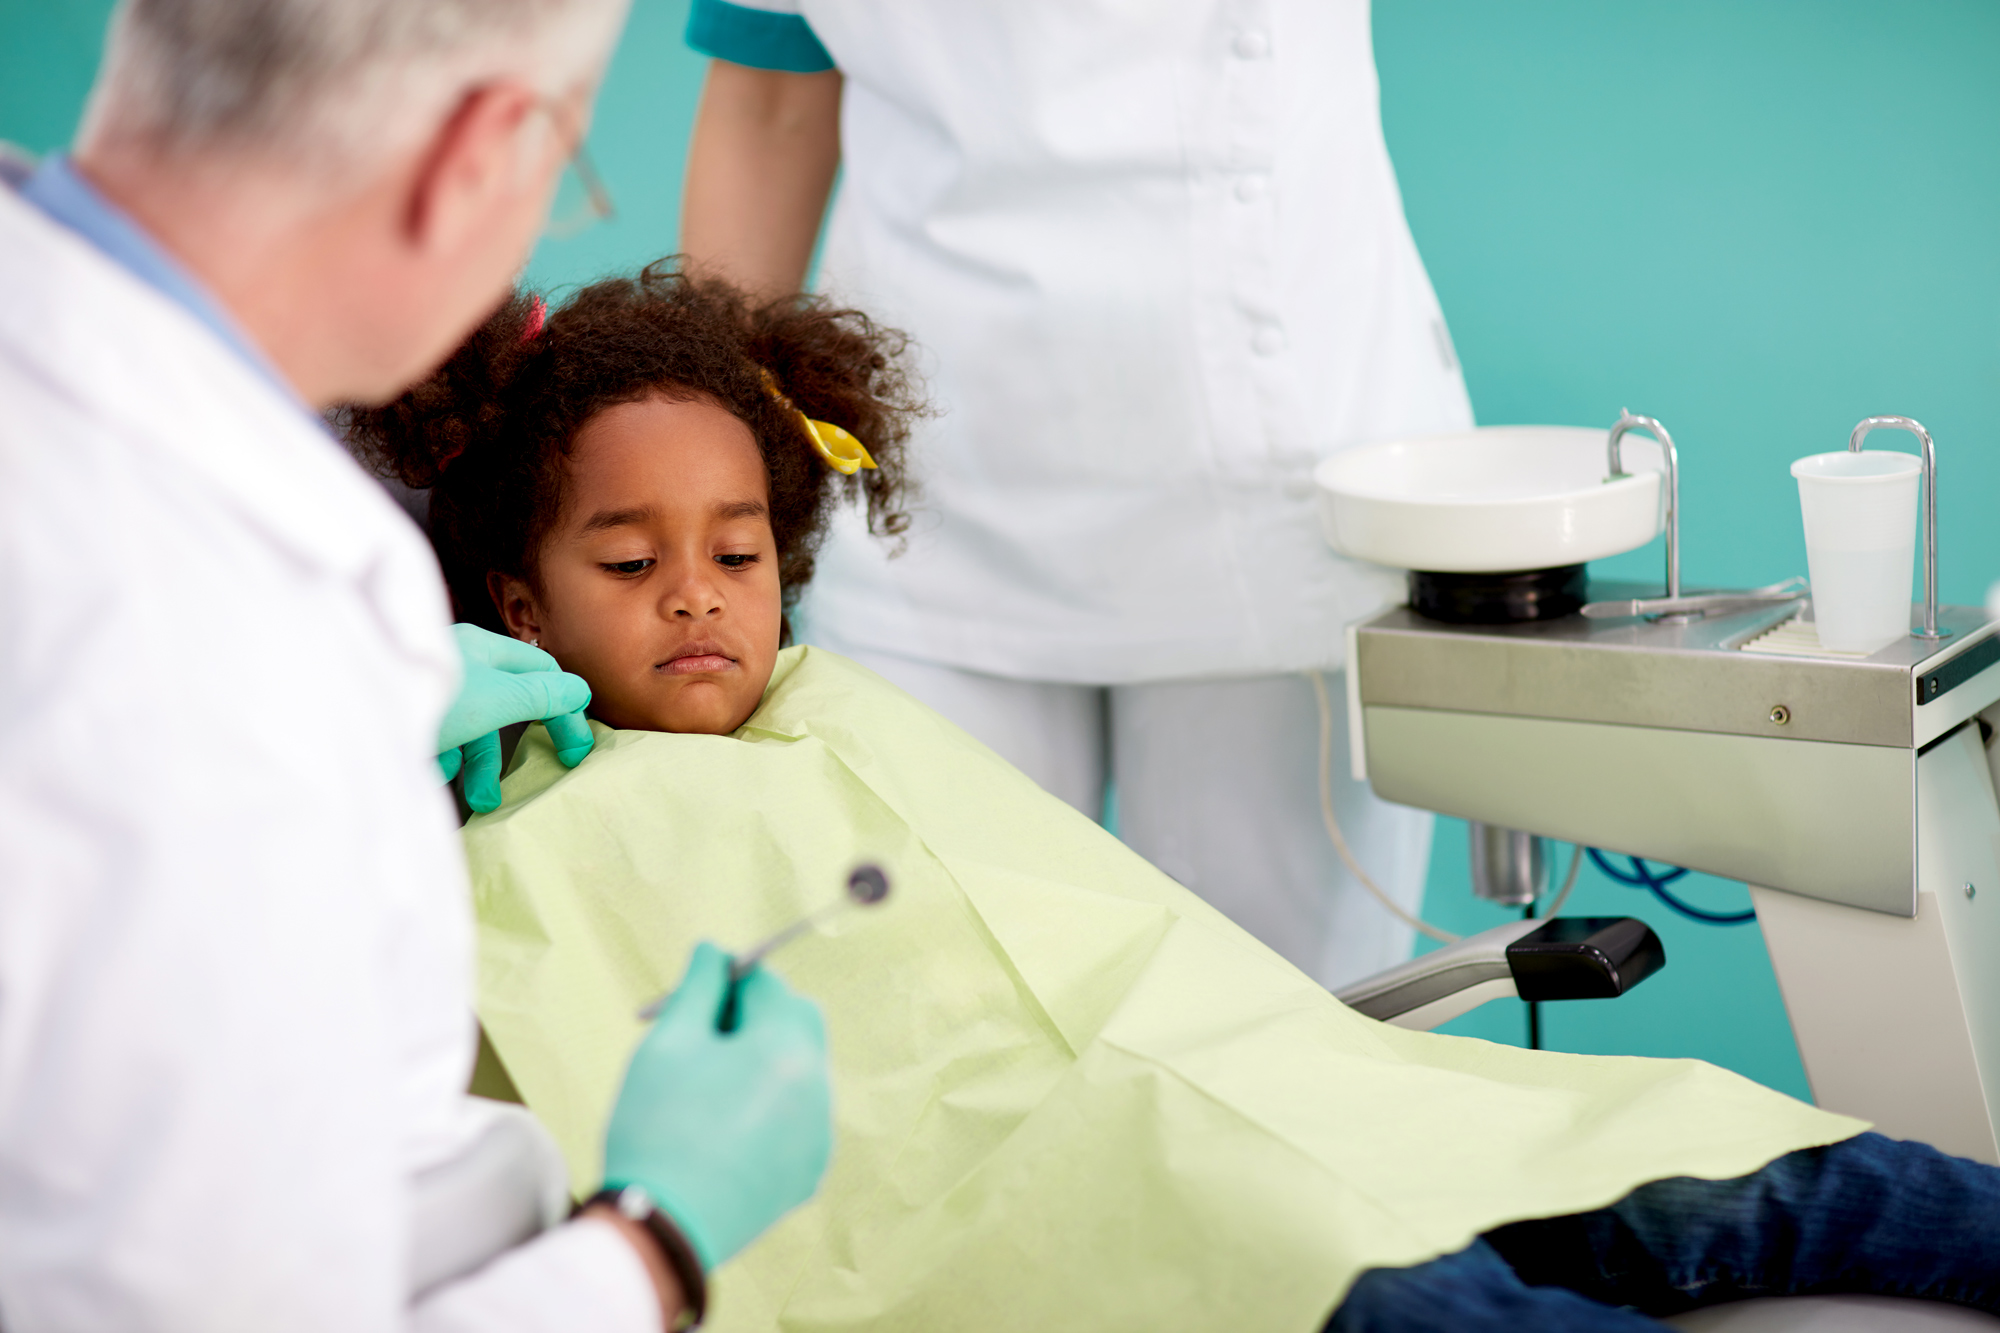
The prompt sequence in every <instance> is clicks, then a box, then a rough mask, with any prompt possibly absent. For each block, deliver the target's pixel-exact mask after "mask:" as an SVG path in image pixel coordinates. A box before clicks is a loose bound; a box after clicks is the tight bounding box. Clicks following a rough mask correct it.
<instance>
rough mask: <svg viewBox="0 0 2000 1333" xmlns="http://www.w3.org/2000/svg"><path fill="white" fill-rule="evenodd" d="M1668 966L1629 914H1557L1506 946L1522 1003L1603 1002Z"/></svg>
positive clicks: (1661, 949) (1647, 931)
mask: <svg viewBox="0 0 2000 1333" xmlns="http://www.w3.org/2000/svg"><path fill="white" fill-rule="evenodd" d="M1666 965H1667V950H1666V947H1665V946H1664V945H1662V944H1661V943H1660V937H1659V936H1658V935H1655V934H1654V933H1653V928H1652V927H1651V926H1648V925H1647V924H1646V923H1645V922H1643V921H1639V920H1636V919H1634V918H1632V917H1629V916H1561V917H1555V918H1554V919H1552V920H1550V921H1548V922H1546V923H1544V924H1543V925H1541V926H1540V927H1538V928H1537V929H1535V930H1532V931H1530V932H1529V933H1527V934H1526V935H1523V936H1522V937H1521V938H1520V939H1518V940H1515V941H1514V942H1513V943H1512V944H1510V945H1508V946H1507V966H1508V967H1509V968H1510V969H1512V971H1513V973H1514V986H1515V989H1516V990H1518V991H1520V993H1521V998H1522V999H1524V1000H1608V999H1611V998H1613V997H1614V996H1618V995H1623V994H1624V993H1625V992H1626V991H1628V990H1631V989H1632V988H1633V987H1634V986H1636V985H1638V984H1639V983H1640V982H1642V981H1644V980H1645V979H1646V978H1647V977H1650V976H1652V975H1653V973H1655V972H1657V971H1659V970H1660V969H1661V968H1663V967H1665V966H1666Z"/></svg>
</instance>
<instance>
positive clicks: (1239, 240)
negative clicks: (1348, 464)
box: [750, 0, 1471, 684]
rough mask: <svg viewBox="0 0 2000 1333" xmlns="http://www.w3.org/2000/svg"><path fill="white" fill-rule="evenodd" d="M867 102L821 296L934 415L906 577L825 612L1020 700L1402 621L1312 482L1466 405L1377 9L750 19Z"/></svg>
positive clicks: (1188, 8)
mask: <svg viewBox="0 0 2000 1333" xmlns="http://www.w3.org/2000/svg"><path fill="white" fill-rule="evenodd" d="M750 2H751V3H753V4H754V5H755V7H757V8H763V9H783V10H793V11H797V12H800V13H802V14H803V16H804V18H805V19H806V20H807V21H808V22H809V23H810V24H811V26H812V29H813V31H814V32H815V33H816V34H817V35H818V37H819V38H820V40H821V41H822V42H823V43H824V44H825V46H826V48H827V50H828V52H829V54H830V55H831V56H832V57H833V59H834V61H835V63H836V64H837V65H838V66H839V67H840V69H841V71H842V73H843V74H844V75H845V78H846V91H845V94H844V99H845V100H844V102H843V104H842V108H841V148H842V155H843V174H842V180H841V187H840V195H839V199H838V201H837V203H836V205H835V208H834V213H833V217H832V220H831V222H830V225H829V230H828V235H827V242H826V251H825V258H824V263H823V268H822V271H823V273H824V275H825V277H824V285H825V287H826V288H827V290H828V291H829V292H830V293H831V294H833V295H834V296H836V297H837V298H839V299H840V300H842V301H843V302H845V301H852V302H853V303H855V304H857V305H859V306H861V307H862V308H864V309H866V310H868V311H869V312H870V313H871V314H873V315H876V316H877V317H879V318H881V319H883V320H885V321H887V322H889V323H891V324H895V325H898V326H900V327H902V328H904V329H907V330H908V331H910V332H911V333H912V334H913V335H914V336H915V337H916V339H917V340H918V342H919V343H920V344H921V345H922V347H923V348H924V353H925V365H926V367H927V369H928V371H929V375H930V388H931V390H932V393H933V394H934V396H935V399H936V401H937V403H938V405H939V407H940V408H941V409H942V413H941V415H940V416H939V417H938V418H937V419H935V420H934V421H932V422H930V423H927V424H926V426H925V427H924V429H923V431H922V432H921V436H920V439H919V442H918V453H917V458H918V475H919V477H920V479H921V481H922V483H923V487H924V495H923V505H924V509H923V512H922V514H921V515H920V516H919V518H918V520H917V524H916V528H915V530H914V532H913V534H912V536H911V539H910V551H909V554H908V555H907V556H906V557H905V558H902V559H888V558H885V556H884V554H883V550H882V547H881V544H880V543H877V542H873V541H870V540H868V539H867V538H866V537H865V536H864V535H863V534H861V533H860V532H859V531H858V524H857V523H856V522H855V521H853V520H852V519H850V520H849V521H848V522H847V523H846V526H845V527H843V528H842V529H841V530H840V531H839V532H838V533H837V534H836V536H835V538H834V540H832V541H831V542H830V543H829V545H828V547H827V549H826V552H825V554H824V555H823V557H822V559H821V561H820V575H819V578H818V580H817V581H816V582H815V585H814V588H813V594H812V600H811V603H810V617H811V620H812V623H813V624H814V625H815V626H816V627H817V626H827V627H830V628H831V629H832V631H833V632H834V633H835V634H836V635H837V636H838V637H839V639H840V640H841V641H843V642H846V643H851V644H856V645H863V646H866V647H868V648H872V649H876V650H879V651H883V652H889V653H893V654H899V655H903V656H907V657H912V658H917V659H921V660H924V661H929V662H936V663H940V664H943V665H947V666H954V667H963V668H969V669H973V670H977V671H983V672H990V673H995V674H998V675H1003V676H1012V677H1017V678H1021V679H1029V680H1044V681H1071V682H1079V683H1092V684H1127V683H1134V682H1140V681H1150V680H1165V679H1174V678H1186V677H1197V676H1217V675H1254V674H1265V673H1273V672H1281V671H1293V670H1298V669H1301V668H1310V667H1331V666H1337V665H1339V663H1340V661H1341V659H1342V656H1343V654H1344V644H1343V635H1342V627H1343V626H1344V625H1345V623H1346V622H1347V621H1348V620H1349V619H1351V618H1353V617H1356V616H1359V615H1362V614H1364V613H1366V612H1368V611H1371V610H1373V609H1374V608H1376V607H1377V606H1379V605H1382V604H1384V602H1393V601H1396V600H1400V597H1401V588H1400V576H1399V575H1396V574H1392V573H1390V572H1388V571H1383V570H1379V569H1374V568H1371V567H1365V566H1362V565H1359V564H1356V563H1354V562H1351V561H1347V560H1343V559H1341V558H1339V557H1337V556H1335V555H1334V554H1333V553H1332V552H1331V551H1330V550H1328V549H1327V546H1326V543H1325V541H1324V540H1323V539H1322V537H1321V535H1320V532H1319V527H1318V523H1317V521H1316V518H1315V510H1314V502H1313V488H1312V484H1311V473H1312V468H1313V465H1314V464H1315V463H1316V462H1317V461H1318V460H1320V459H1321V458H1323V457H1325V456H1326V455H1327V454H1329V453H1331V452H1333V451H1334V450H1337V449H1341V448H1344V447H1347V446H1350V445H1354V444H1358V443H1363V442H1367V441H1371V440H1380V439H1385V438H1393V437H1397V436H1404V435H1413V434H1421V433H1426V432H1431V431H1442V430H1453V429H1459V428H1462V427H1465V426H1469V425H1470V424H1471V408H1470V405H1469V403H1468V401H1467V398H1466V394H1465V388H1464V384H1463V381H1462V379H1461V377H1460V374H1459V369H1458V365H1457V362H1456V359H1455V356H1454V354H1453V352H1452V348H1451V341H1450V338H1449V336H1448V334H1447V332H1446V329H1445V324H1444V319H1443V316H1442V314H1441V313H1440V311H1439V308H1438V304H1437V299H1436V297H1435V296H1434V294H1433V293H1432V290H1431V286H1430V281H1429V279H1428V278H1427V277H1426V275H1425V272H1424V268H1423V263H1422V261H1421V260H1420V259H1419V258H1418V255H1417V250H1416V246H1415V244H1414V242H1413V241H1412V240H1411V237H1410V233H1409V229H1408V227H1407V225H1406V223H1405V222H1404V218H1403V209H1402V199H1401V195H1400V193H1399V191H1398V189H1397V186H1396V179H1395V174H1394V171H1393V169H1392V168H1391V166H1390V163H1389V155H1388V150H1387V148H1386V146H1385V144H1384V142H1383V138H1382V127H1381V119H1380V112H1379V107H1378V98H1377V85H1376V76H1375V65H1374V55H1373V47H1372V43H1371V37H1370V32H1369V6H1368V0H1153V2H1152V3H1148V4H1143V5H1135V4H1131V3H1124V2H1114V0H1004V2H1003V0H985V2H984V3H966V0H905V2H904V3H899V4H894V5H884V4H881V3H879V2H878V0H750Z"/></svg>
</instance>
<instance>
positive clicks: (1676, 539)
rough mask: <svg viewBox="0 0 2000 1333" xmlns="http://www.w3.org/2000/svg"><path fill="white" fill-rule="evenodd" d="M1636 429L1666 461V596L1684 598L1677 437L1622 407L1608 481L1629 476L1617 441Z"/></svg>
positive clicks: (1608, 449)
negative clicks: (1656, 443) (1653, 443)
mask: <svg viewBox="0 0 2000 1333" xmlns="http://www.w3.org/2000/svg"><path fill="white" fill-rule="evenodd" d="M1899 419H1900V418H1899ZM1635 430H1642V431H1645V432H1646V433H1647V434H1648V435H1651V436H1652V437H1653V438H1654V439H1655V440H1658V441H1659V443H1660V457H1661V458H1662V459H1664V460H1665V461H1666V476H1665V477H1664V478H1662V480H1663V481H1664V482H1665V483H1666V487H1667V597H1668V598H1669V599H1670V600H1671V599H1673V598H1677V597H1679V596H1680V595H1681V469H1680V456H1679V454H1678V453H1676V451H1675V449H1674V437H1673V436H1671V435H1669V434H1667V428H1666V427H1665V426H1662V425H1661V424H1660V423H1659V422H1658V421H1656V420H1654V419H1653V418H1652V417H1642V416H1635V415H1633V413H1632V410H1631V409H1630V408H1624V407H1621V408H1619V409H1618V420H1617V421H1616V422H1615V423H1614V424H1613V425H1612V427H1611V437H1610V438H1609V439H1608V440H1606V441H1605V449H1604V452H1605V455H1606V461H1607V462H1609V464H1610V466H1611V475H1610V476H1609V477H1607V478H1605V480H1606V481H1615V480H1616V479H1617V478H1619V477H1622V476H1625V475H1626V472H1625V468H1624V460H1623V459H1622V458H1621V457H1620V455H1619V450H1618V442H1619V441H1620V440H1622V439H1624V438H1625V435H1626V432H1628V431H1635Z"/></svg>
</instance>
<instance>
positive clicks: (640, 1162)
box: [604, 941, 833, 1271]
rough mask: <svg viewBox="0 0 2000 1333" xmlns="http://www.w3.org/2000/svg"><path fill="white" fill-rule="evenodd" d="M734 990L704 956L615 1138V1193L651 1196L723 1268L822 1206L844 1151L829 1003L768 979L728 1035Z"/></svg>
mask: <svg viewBox="0 0 2000 1333" xmlns="http://www.w3.org/2000/svg"><path fill="white" fill-rule="evenodd" d="M728 992H729V955H727V954H725V953H723V952H722V951H721V950H720V949H718V948H716V947H715V946H714V945H713V944H709V943H707V942H706V941H704V942H703V943H701V944H699V945H697V946H695V951H694V956H693V957H691V958H690V959H689V960H688V969H687V975H686V976H685V977H683V978H682V979H681V984H680V987H679V989H677V990H675V991H674V993H673V994H672V995H671V996H669V997H668V998H667V1002H666V1004H665V1006H664V1007H663V1008H662V1009H661V1010H660V1017H659V1021H658V1022H656V1023H654V1024H653V1029H652V1031H650V1032H648V1033H647V1034H646V1037H645V1040H644V1041H642V1042H640V1043H639V1049H638V1050H637V1051H635V1052H634V1053H633V1055H632V1062H631V1064H629V1065H628V1066H626V1069H625V1086H624V1088H623V1089H621V1090H620V1092H619V1094H618V1104H617V1105H616V1106H615V1107H613V1108H612V1111H611V1127H610V1129H609V1130H608V1131H606V1133H605V1138H604V1183H605V1185H606V1187H607V1188H610V1189H623V1188H625V1187H626V1186H628V1185H639V1186H642V1187H643V1188H644V1189H645V1191H646V1192H647V1193H648V1194H650V1195H652V1196H653V1202H654V1203H655V1204H656V1205H657V1206H658V1207H659V1208H660V1210H661V1211H662V1212H664V1213H666V1214H667V1216H669V1217H671V1218H673V1220H674V1222H675V1224H676V1225H677V1226H679V1227H680V1229H681V1233H682V1234H683V1235H685V1236H686V1237H687V1238H688V1242H689V1244H691V1245H693V1246H694V1250H695V1253H696V1255H697V1256H699V1257H700V1259H701V1264H702V1267H703V1268H704V1269H705V1270H711V1271H712V1270H713V1269H714V1268H715V1266H716V1265H717V1264H719V1263H722V1262H723V1261H724V1260H726V1259H728V1258H729V1257H730V1256H732V1255H734V1254H735V1253H736V1252H737V1251H738V1250H740V1249H742V1248H743V1247H744V1246H745V1245H748V1244H749V1243H750V1242H751V1241H753V1240H755V1239H756V1238H757V1237H758V1236H759V1235H761V1234H763V1232H764V1230H765V1228H767V1227H769V1226H770V1225H771V1224H772V1223H773V1222H776V1221H777V1220H778V1219H779V1218H781V1217H783V1216H784V1215H785V1214H786V1213H788V1212H790V1211H791V1210H792V1209H794V1208H796V1207H798V1206H799V1205H800V1204H802V1203H804V1202H805V1201H806V1200H807V1199H810V1198H811V1197H812V1195H813V1191H814V1190H816V1189H818V1188H819V1179H820V1176H821V1175H823V1174H825V1172H826V1161H827V1157H828V1156H829V1155H830V1154H831V1153H832V1151H833V1089H832V1084H831V1082H830V1080H829V1077H828V1072H827V1063H826V1025H825V1024H824V1023H823V1022H822V1021H821V1019H820V1013H819V1006H818V1005H816V1004H814V1003H813V1002H812V1001H811V1000H808V999H806V998H804V997H803V996H800V995H796V994H794V993H793V992H792V989H791V987H789V986H787V985H786V984H785V983H784V982H783V981H781V980H779V979H778V977H776V976H775V975H773V974H772V973H770V972H767V971H765V970H763V969H762V968H758V969H756V970H755V971H753V972H751V973H750V975H749V976H747V977H745V978H743V981H742V984H741V985H740V986H739V987H738V988H737V995H736V1009H737V1023H736V1028H735V1030H734V1031H731V1032H720V1031H718V1030H717V1029H716V1021H717V1019H718V1018H720V1017H721V1014H722V1004H723V1000H724V998H725V997H726V996H727V995H728Z"/></svg>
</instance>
